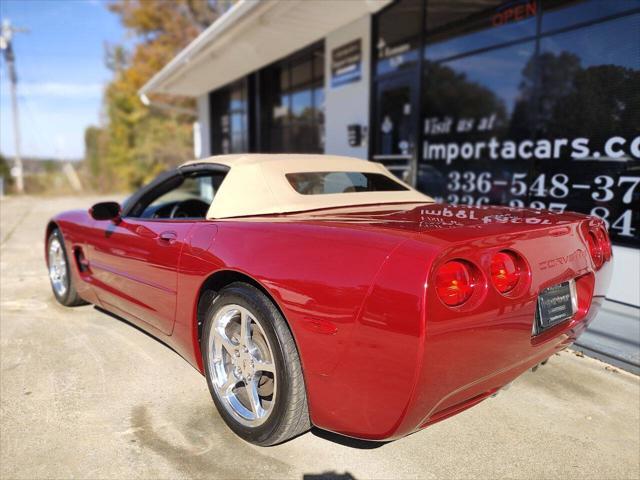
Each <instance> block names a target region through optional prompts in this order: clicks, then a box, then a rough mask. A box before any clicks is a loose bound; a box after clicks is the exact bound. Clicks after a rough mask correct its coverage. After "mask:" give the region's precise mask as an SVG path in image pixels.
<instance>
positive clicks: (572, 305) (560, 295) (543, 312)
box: [536, 280, 578, 330]
mask: <svg viewBox="0 0 640 480" xmlns="http://www.w3.org/2000/svg"><path fill="white" fill-rule="evenodd" d="M577 305H578V298H577V295H576V284H575V280H569V281H568V282H562V283H559V284H557V285H553V286H551V287H548V288H545V289H544V290H542V291H541V292H540V295H539V296H538V307H537V309H536V321H537V323H538V327H539V330H544V329H546V328H549V327H551V326H553V325H556V324H558V323H560V322H563V321H565V320H568V319H569V318H571V317H573V315H574V314H575V313H576V310H577Z"/></svg>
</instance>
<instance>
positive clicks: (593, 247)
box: [587, 230, 603, 268]
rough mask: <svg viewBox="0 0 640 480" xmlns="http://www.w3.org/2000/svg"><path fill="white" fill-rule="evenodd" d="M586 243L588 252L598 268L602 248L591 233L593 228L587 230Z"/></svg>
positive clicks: (600, 263)
mask: <svg viewBox="0 0 640 480" xmlns="http://www.w3.org/2000/svg"><path fill="white" fill-rule="evenodd" d="M587 243H588V244H589V253H590V254H591V259H592V260H593V263H594V264H595V266H596V268H600V267H601V266H602V260H603V258H602V257H603V255H602V249H601V246H600V244H599V242H598V239H597V238H596V234H595V233H593V230H589V231H588V232H587Z"/></svg>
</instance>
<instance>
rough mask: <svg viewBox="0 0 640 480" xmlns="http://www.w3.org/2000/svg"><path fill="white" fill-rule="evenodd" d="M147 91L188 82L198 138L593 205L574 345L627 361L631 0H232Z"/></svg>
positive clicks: (632, 291)
mask: <svg viewBox="0 0 640 480" xmlns="http://www.w3.org/2000/svg"><path fill="white" fill-rule="evenodd" d="M154 94H171V95H181V96H188V97H194V98H196V99H197V106H198V122H197V123H196V126H195V129H194V138H195V140H196V141H195V144H196V145H195V149H196V155H197V156H201V157H204V156H209V155H217V154H226V153H239V152H273V153H281V152H290V153H328V154H339V155H348V156H354V157H360V158H364V159H369V160H372V161H377V162H382V163H384V164H385V165H386V166H387V167H388V168H389V169H390V170H391V171H392V172H394V173H395V174H397V175H398V176H400V177H402V178H403V179H405V180H406V181H407V182H409V183H411V184H413V185H415V186H416V187H417V188H418V189H419V190H421V191H423V192H425V193H427V194H429V195H431V196H432V197H434V198H435V199H436V200H437V201H439V202H448V203H456V204H464V205H469V206H470V207H478V206H482V205H485V204H502V205H510V206H514V207H532V208H546V209H551V210H555V211H563V210H572V211H579V212H583V213H587V214H592V215H597V216H599V217H602V218H603V219H605V220H606V221H607V222H608V225H609V229H610V235H611V238H612V241H613V244H614V247H613V250H614V262H615V268H614V276H613V280H612V285H611V289H610V293H609V296H608V300H609V301H608V302H606V307H605V308H604V309H603V311H602V313H601V314H600V316H599V317H598V318H597V319H596V321H595V322H594V323H593V324H592V326H591V327H590V329H589V331H588V332H587V334H585V335H584V337H583V338H582V339H581V346H582V347H583V348H584V349H585V351H587V352H588V353H591V354H593V355H595V356H603V357H605V358H606V359H607V360H609V361H613V362H615V363H617V364H619V365H620V366H622V367H624V368H627V369H630V370H632V371H636V372H638V371H640V353H639V351H640V0H607V1H605V0H511V1H498V0H396V1H392V0H264V1H251V0H240V1H239V2H237V3H236V4H235V5H234V6H233V7H232V8H231V9H230V10H229V11H227V12H226V13H225V14H224V15H223V16H222V17H220V18H219V19H218V20H217V21H216V22H215V23H213V24H212V25H211V26H210V27H209V28H208V29H206V30H205V31H204V32H203V33H202V34H201V35H200V36H199V37H198V38H196V39H195V40H194V41H193V42H192V43H191V44H190V45H188V46H187V47H186V48H185V49H184V50H183V51H182V52H180V53H179V54H178V55H177V56H176V57H175V58H174V59H173V60H172V61H171V62H170V63H169V64H167V65H166V66H165V67H164V68H163V69H162V70H161V71H160V72H158V73H157V74H156V75H155V76H154V77H153V78H152V79H151V80H150V81H149V82H148V83H147V84H146V85H145V86H144V87H143V88H142V90H141V95H142V98H143V100H145V101H148V100H149V99H151V101H153V96H154Z"/></svg>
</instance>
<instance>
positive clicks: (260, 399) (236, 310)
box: [207, 304, 278, 427]
mask: <svg viewBox="0 0 640 480" xmlns="http://www.w3.org/2000/svg"><path fill="white" fill-rule="evenodd" d="M207 348H208V349H209V352H210V355H209V365H208V366H209V371H210V372H211V373H212V377H213V378H212V380H213V382H212V383H213V387H214V390H215V392H216V394H217V397H218V398H219V400H220V402H221V403H222V405H223V406H224V408H225V410H226V411H227V412H229V414H231V415H232V416H233V418H235V419H236V420H237V421H238V422H240V423H241V424H242V425H245V426H248V427H257V426H258V425H261V424H262V423H264V422H265V421H266V420H267V419H268V418H269V415H270V414H271V412H272V411H273V407H274V405H275V401H276V394H277V392H278V388H277V387H278V380H277V376H276V368H275V363H274V355H273V349H272V347H271V345H270V344H269V340H268V338H267V336H266V335H265V332H264V330H263V329H262V326H261V325H260V323H259V322H258V321H257V320H256V318H255V316H254V315H253V314H251V312H249V310H247V309H246V308H243V307H241V306H240V305H234V304H231V305H225V306H223V307H222V308H221V309H220V310H218V311H217V312H216V314H215V317H214V319H213V322H212V331H211V334H210V335H209V342H208V345H207Z"/></svg>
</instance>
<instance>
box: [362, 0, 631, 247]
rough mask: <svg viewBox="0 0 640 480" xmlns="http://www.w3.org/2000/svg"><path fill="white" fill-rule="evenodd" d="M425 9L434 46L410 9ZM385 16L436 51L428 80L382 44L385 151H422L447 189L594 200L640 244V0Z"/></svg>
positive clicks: (378, 141)
mask: <svg viewBox="0 0 640 480" xmlns="http://www.w3.org/2000/svg"><path fill="white" fill-rule="evenodd" d="M420 8H423V9H424V11H425V16H424V17H423V18H424V25H425V31H424V32H423V33H422V38H423V41H424V44H423V45H421V46H420V45H419V41H418V40H408V39H416V38H418V36H417V35H416V33H415V31H414V24H413V23H410V22H409V23H405V24H401V23H400V22H399V21H398V19H400V18H403V17H401V16H400V15H401V13H402V12H408V11H413V12H414V13H415V12H417V11H419V9H420ZM404 18H408V17H404ZM394 19H395V23H394ZM374 27H377V30H376V28H374V32H376V31H377V34H378V38H376V39H374V42H377V43H374V47H375V46H378V47H379V46H380V45H382V46H386V45H396V44H400V45H409V47H404V48H405V50H406V51H409V52H410V51H413V50H414V48H415V45H418V48H422V51H423V52H424V54H423V59H422V62H421V63H422V72H421V75H422V81H421V83H419V82H418V81H417V80H416V75H415V74H414V72H417V69H416V68H407V66H411V65H417V63H411V62H405V63H401V67H398V68H391V67H392V65H391V64H390V63H388V62H387V63H385V62H384V61H383V60H384V58H382V56H381V55H380V53H378V64H377V65H376V68H375V70H374V72H375V73H376V76H375V79H374V92H373V95H372V99H373V101H374V105H373V106H372V109H373V115H372V124H371V132H372V136H373V138H372V142H371V147H372V152H371V158H372V159H373V160H378V161H383V160H385V159H386V160H388V159H394V160H395V159H400V157H402V158H401V159H402V160H403V161H404V162H405V163H404V164H403V165H406V164H407V162H409V163H411V162H412V161H416V160H415V159H416V158H417V159H418V160H417V164H416V165H415V167H412V168H411V169H410V170H411V171H412V172H413V173H412V174H411V175H409V177H410V178H412V179H413V180H414V181H415V183H416V185H417V187H418V188H419V189H420V190H422V191H424V192H426V193H429V194H431V195H433V196H435V197H437V199H438V200H441V201H446V202H451V203H460V204H469V205H483V204H488V203H493V204H503V205H510V206H513V207H531V208H545V209H551V210H555V211H565V210H567V211H568V210H573V211H580V212H583V213H587V214H592V215H597V216H600V217H602V218H604V219H605V220H606V221H607V222H608V224H609V227H610V232H611V237H612V239H613V241H614V242H615V243H617V244H624V245H631V246H635V247H638V246H640V209H638V208H637V205H638V204H640V174H639V173H638V172H639V171H640V88H638V86H639V85H640V0H608V1H604V0H511V1H497V0H485V1H482V2H478V1H477V0H459V1H456V2H451V1H448V0H426V1H424V2H423V1H420V0H415V1H413V2H410V1H408V0H404V1H400V2H396V3H394V4H393V6H392V7H390V8H387V9H385V10H384V11H382V12H381V13H380V14H379V15H378V16H377V18H376V22H375V23H374ZM394 28H395V29H394ZM416 41H418V44H416V43H415V42H416ZM378 52H380V49H379V48H378ZM385 65H387V66H385ZM387 67H388V68H387ZM401 70H404V71H401ZM417 98H421V99H422V100H421V102H420V105H417V102H416V100H415V99H417ZM416 105H417V108H416ZM414 143H415V144H417V145H418V148H415V149H414V148H413V145H414Z"/></svg>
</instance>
